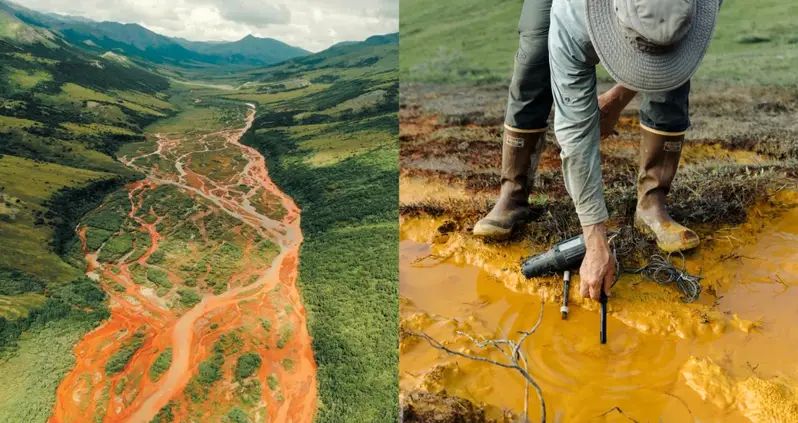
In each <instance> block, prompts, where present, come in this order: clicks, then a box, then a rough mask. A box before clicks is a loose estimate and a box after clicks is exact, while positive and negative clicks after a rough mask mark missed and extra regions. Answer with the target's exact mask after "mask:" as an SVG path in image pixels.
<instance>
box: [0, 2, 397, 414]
mask: <svg viewBox="0 0 798 423" xmlns="http://www.w3.org/2000/svg"><path fill="white" fill-rule="evenodd" d="M142 30H143V31H149V30H146V29H144V28H143V27H139V28H135V27H131V26H130V25H123V26H121V27H120V26H118V25H114V23H112V22H102V23H97V22H93V21H80V20H76V19H74V18H69V17H64V16H60V15H53V14H44V13H40V12H35V11H33V10H30V9H26V8H24V7H21V6H18V5H16V4H13V3H6V2H2V1H0V239H3V240H4V241H5V242H2V243H0V386H1V387H0V423H5V422H9V423H11V422H19V421H30V422H44V421H54V422H59V423H60V422H63V423H67V422H71V421H75V422H77V421H102V420H103V419H104V418H105V419H112V420H113V421H127V419H130V421H144V420H140V419H141V418H144V417H145V416H146V419H147V421H149V420H152V421H162V422H178V421H186V420H181V419H187V418H190V419H193V421H210V420H207V419H216V420H214V421H219V420H221V421H259V420H257V419H259V418H263V417H266V418H269V419H279V417H277V416H282V415H285V413H290V414H291V415H293V416H294V418H295V419H296V420H295V421H306V420H309V418H308V416H315V421H320V422H321V421H323V422H334V421H342V422H343V421H346V422H372V421H391V420H395V416H396V414H397V412H398V405H397V399H396V398H397V395H398V393H397V388H396V383H397V379H396V366H397V363H398V350H397V340H396V336H397V335H396V334H397V330H398V323H397V312H396V310H397V307H398V304H397V284H398V274H397V264H396V243H397V242H398V241H397V240H398V238H397V230H398V228H397V198H398V187H397V178H398V169H397V163H398V144H397V135H398V118H397V110H398V72H397V69H398V37H397V36H396V34H392V35H385V36H374V37H371V38H369V39H367V40H365V41H363V42H349V43H342V44H340V45H337V46H334V47H332V48H330V49H328V50H324V51H322V52H320V53H316V54H311V53H309V52H307V51H305V50H302V49H298V48H294V47H292V46H288V45H285V44H282V43H279V42H277V41H276V40H271V41H264V40H267V39H263V38H256V37H247V38H245V39H243V40H241V41H240V42H235V43H226V44H218V43H217V44H214V43H197V42H192V41H187V40H182V39H176V38H168V37H162V36H158V37H162V38H158V37H155V35H158V34H155V33H152V32H151V31H150V32H142ZM152 34H155V35H152ZM123 35H124V36H123ZM137 37H139V38H137ZM142 40H150V41H152V40H156V41H153V42H155V43H156V44H157V45H155V44H154V45H149V44H148V45H144V44H141V43H142V42H144V41H142ZM150 41H148V42H150ZM272 41H274V42H272ZM158 43H159V44H158ZM158 46H160V47H158ZM175 46H177V47H175ZM159 48H160V50H159ZM166 52H169V53H166ZM175 52H178V53H179V54H177V53H175ZM239 140H240V141H239ZM250 147H252V148H250ZM258 152H260V153H262V154H263V156H261V154H259V153H258ZM264 157H265V163H264V161H263V160H264ZM267 169H268V170H267ZM272 181H273V183H272ZM292 198H293V200H292ZM294 201H296V205H294ZM297 206H298V207H297ZM300 211H301V217H302V218H301V224H300V220H299V216H300ZM300 228H301V234H300V232H299V230H300ZM295 234H299V235H295ZM303 238H304V241H302V239H303ZM300 241H302V243H301V244H300ZM292 269H293V270H292ZM295 280H296V284H295V283H294V281H295ZM181 325H188V326H186V327H187V328H193V329H191V330H188V329H187V330H186V331H184V332H181V333H191V332H192V331H197V333H201V336H198V337H194V338H193V341H191V342H193V343H194V344H192V345H193V346H192V347H191V351H189V352H188V353H187V352H186V350H185V349H184V348H182V347H181V345H184V344H185V342H187V341H185V340H183V339H182V338H179V337H177V335H173V334H176V333H177V332H173V330H176V329H175V328H177V327H182V326H181ZM311 339H312V344H311ZM187 354H188V355H187ZM189 362H190V363H192V364H191V365H189ZM185 374H187V376H186V378H183V375H185ZM90 375H96V376H91V377H90ZM181 383H182V384H183V385H180V384H181ZM175 387H176V389H175V390H174V392H177V393H175V394H171V396H170V397H168V398H167V397H162V396H161V395H160V394H159V393H160V392H162V391H165V390H170V391H169V392H173V391H171V390H172V389H173V388H175ZM366 387H368V388H366ZM22 392H24V393H25V394H24V395H21V393H22ZM162 398H163V399H162ZM269 421H272V420H269ZM274 421H277V420H274Z"/></svg>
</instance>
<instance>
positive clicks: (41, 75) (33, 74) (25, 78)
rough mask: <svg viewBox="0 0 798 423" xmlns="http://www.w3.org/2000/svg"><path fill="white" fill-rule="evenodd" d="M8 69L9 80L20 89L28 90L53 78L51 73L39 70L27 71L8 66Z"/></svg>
mask: <svg viewBox="0 0 798 423" xmlns="http://www.w3.org/2000/svg"><path fill="white" fill-rule="evenodd" d="M8 71H9V75H8V79H9V81H10V82H11V83H13V84H14V85H15V86H16V88H18V89H20V90H29V89H31V88H33V87H35V86H37V85H39V84H40V83H42V82H46V81H52V80H53V75H51V74H50V73H48V72H45V71H41V70H32V71H30V72H28V71H24V70H20V69H14V68H10V69H8Z"/></svg>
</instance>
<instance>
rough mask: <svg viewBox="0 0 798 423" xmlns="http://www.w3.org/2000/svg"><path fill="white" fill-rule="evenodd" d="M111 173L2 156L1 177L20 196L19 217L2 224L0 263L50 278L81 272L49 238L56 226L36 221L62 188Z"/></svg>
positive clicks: (9, 192) (7, 188) (13, 194)
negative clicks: (53, 196)
mask: <svg viewBox="0 0 798 423" xmlns="http://www.w3.org/2000/svg"><path fill="white" fill-rule="evenodd" d="M108 176H110V175H109V174H107V173H102V172H95V171H90V170H83V169H75V168H71V167H67V166H60V165H56V164H52V163H36V162H34V161H33V160H28V159H22V158H18V157H14V156H3V157H2V158H0V181H2V186H3V187H4V189H5V191H4V192H5V194H7V195H9V196H11V197H15V198H18V199H19V200H20V203H19V206H20V207H19V208H20V210H21V211H20V212H19V213H17V215H16V217H15V218H14V219H13V220H11V221H9V222H3V224H2V225H0V239H3V242H2V243H0V266H8V267H13V268H18V269H21V270H24V271H26V272H28V273H31V274H34V275H36V276H39V277H42V278H44V279H46V280H49V281H56V282H66V281H70V280H73V279H75V278H76V277H77V276H79V275H80V271H79V270H78V269H75V268H73V267H72V266H70V265H68V264H66V263H65V262H64V261H63V260H62V259H61V258H60V257H59V256H58V255H57V254H56V253H55V252H53V251H52V249H51V248H50V247H49V242H50V240H51V239H52V237H53V229H52V228H51V227H50V226H48V225H46V224H44V222H43V221H41V223H38V224H37V223H36V222H37V220H38V219H39V216H41V214H44V213H46V212H47V209H46V207H45V206H44V205H43V203H44V202H45V201H46V200H48V199H49V198H50V197H51V196H52V195H53V194H54V193H55V192H57V191H58V190H59V189H61V188H64V187H67V186H81V185H84V184H86V183H88V182H89V181H91V180H94V179H105V178H107V177H108Z"/></svg>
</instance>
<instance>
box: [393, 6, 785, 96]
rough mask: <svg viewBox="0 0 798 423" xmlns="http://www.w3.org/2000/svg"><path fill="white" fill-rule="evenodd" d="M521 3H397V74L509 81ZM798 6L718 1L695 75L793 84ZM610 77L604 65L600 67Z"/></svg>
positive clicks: (438, 79) (466, 80)
mask: <svg viewBox="0 0 798 423" xmlns="http://www.w3.org/2000/svg"><path fill="white" fill-rule="evenodd" d="M521 6H522V2H507V1H498V0H495V1H492V2H490V4H485V3H484V2H479V1H477V0H456V1H454V2H447V3H429V2H426V1H423V0H402V1H401V2H400V13H401V15H402V19H401V21H400V32H401V34H402V49H401V56H400V57H401V65H400V75H401V78H402V81H423V82H440V83H480V82H503V83H506V82H508V81H509V80H510V75H511V74H512V69H513V59H514V57H515V50H516V48H517V47H518V33H517V26H518V20H519V18H520V15H521ZM796 13H798V5H796V4H795V3H791V2H784V1H781V0H764V1H757V0H738V1H730V2H724V4H723V6H722V7H721V10H720V16H719V17H718V25H717V28H716V29H715V34H714V38H713V41H712V44H710V47H709V51H708V53H707V55H706V57H705V58H704V61H703V63H702V65H701V67H700V68H699V70H698V73H697V74H696V77H695V78H696V79H712V80H723V81H730V82H734V83H742V84H764V85H768V84H778V85H785V84H786V85H792V84H794V80H795V79H794V75H795V74H794V70H795V68H796V67H798V49H796V47H795V46H796V44H795V42H796V38H795V33H796V31H797V30H798V22H796V21H795V19H792V17H793V16H795V15H796ZM599 75H600V76H601V77H603V78H605V79H606V78H608V76H607V75H606V73H605V72H603V71H600V74H599Z"/></svg>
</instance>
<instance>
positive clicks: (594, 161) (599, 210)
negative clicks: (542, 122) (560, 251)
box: [560, 123, 609, 226]
mask: <svg viewBox="0 0 798 423" xmlns="http://www.w3.org/2000/svg"><path fill="white" fill-rule="evenodd" d="M588 125H589V126H590V127H589V128H586V130H584V131H572V130H568V129H561V131H560V134H562V138H561V140H560V145H561V147H562V153H561V155H560V157H561V158H562V173H563V180H564V183H565V187H566V189H567V190H568V194H569V195H570V196H571V199H572V200H573V203H574V208H575V209H576V213H577V215H578V216H579V222H580V224H581V225H582V226H589V225H595V224H598V223H601V222H604V221H606V220H607V218H608V217H609V214H608V212H607V206H606V203H605V201H604V190H603V185H602V180H601V154H600V152H599V149H598V144H599V128H598V125H597V124H592V123H591V124H588Z"/></svg>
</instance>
